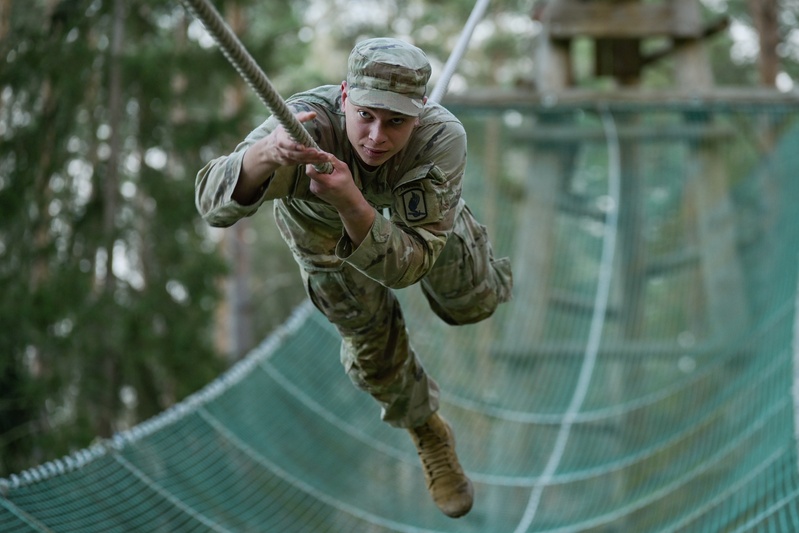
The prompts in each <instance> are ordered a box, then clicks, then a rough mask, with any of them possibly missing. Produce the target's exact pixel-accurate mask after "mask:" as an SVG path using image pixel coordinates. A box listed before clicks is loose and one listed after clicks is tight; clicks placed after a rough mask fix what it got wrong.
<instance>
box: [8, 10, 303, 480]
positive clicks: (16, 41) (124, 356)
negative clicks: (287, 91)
mask: <svg viewBox="0 0 799 533" xmlns="http://www.w3.org/2000/svg"><path fill="white" fill-rule="evenodd" d="M49 4H53V3H52V2H48V3H45V2H32V3H22V2H11V4H10V5H11V13H10V15H11V16H10V25H9V26H8V32H7V33H6V34H5V35H0V39H2V40H1V41H0V57H3V58H4V59H5V60H6V61H5V64H4V66H3V67H2V70H0V98H1V99H2V100H1V102H2V103H0V209H1V210H2V213H3V216H2V218H0V293H2V294H3V298H2V300H0V328H2V331H3V332H4V333H3V335H2V336H0V390H2V401H0V475H7V474H8V473H10V472H14V471H19V470H21V469H23V468H25V467H28V466H31V465H32V464H35V463H38V462H41V461H44V460H48V459H51V458H53V457H56V456H59V455H63V454H65V453H68V452H70V451H72V450H75V449H77V448H80V447H84V446H86V445H88V444H89V443H90V441H91V440H92V439H93V438H94V437H95V436H101V437H107V436H110V434H111V433H113V432H114V431H117V430H120V429H124V428H125V427H128V426H129V425H131V424H133V423H136V422H138V421H141V420H143V419H145V418H147V417H150V416H153V415H154V414H156V413H158V412H160V411H161V410H163V409H165V408H166V407H168V406H169V405H171V404H172V403H174V402H175V401H177V400H179V399H181V398H183V397H184V396H186V395H187V394H189V393H191V392H193V391H195V390H197V389H198V388H200V387H201V386H202V385H203V384H205V383H207V382H208V381H209V380H211V379H212V378H213V377H215V376H216V375H218V374H219V372H220V371H221V370H222V369H223V367H224V362H223V360H222V359H221V358H220V357H219V356H218V355H216V354H215V350H214V346H213V342H212V332H213V329H212V326H213V316H214V312H215V310H216V307H217V301H218V299H219V296H220V294H219V292H220V291H219V288H220V279H221V276H222V275H224V273H225V272H226V270H227V267H226V266H225V263H224V261H223V260H222V258H221V256H220V253H219V251H218V250H217V249H216V246H215V244H214V241H213V240H212V239H211V236H210V235H209V232H208V228H207V227H206V226H205V224H204V223H203V222H202V221H201V220H200V219H199V215H198V214H197V212H196V210H195V207H194V200H193V195H194V192H193V186H194V176H195V174H196V172H197V170H198V169H199V168H200V167H201V166H202V165H203V164H204V162H205V161H206V160H207V159H208V158H209V154H213V155H218V154H221V153H226V152H228V151H230V150H231V149H232V147H233V146H235V144H236V143H237V142H238V140H239V139H240V137H241V133H242V132H246V131H248V130H249V128H250V127H251V125H252V124H251V122H252V118H251V117H252V115H253V114H254V113H256V112H259V113H263V110H262V109H261V108H259V107H256V106H261V104H260V103H259V102H257V101H256V100H255V99H254V98H252V97H251V95H248V97H247V98H245V100H244V102H243V106H241V107H240V108H239V109H236V110H235V112H230V113H226V112H225V109H224V107H225V101H224V98H225V95H226V91H229V90H230V88H235V89H237V90H240V89H241V81H240V80H239V78H238V75H237V74H236V72H235V71H234V70H233V69H232V68H231V67H230V66H229V65H228V64H227V63H226V61H225V59H224V58H223V56H222V55H221V54H220V53H219V51H218V50H217V49H216V48H214V47H205V46H201V45H200V44H199V43H198V38H197V35H199V34H201V32H199V31H198V30H199V28H197V27H196V24H197V23H195V22H193V19H192V18H191V17H190V16H189V15H188V14H187V13H186V12H185V10H184V9H183V8H182V7H181V6H180V5H179V4H177V3H175V2H153V1H146V0H138V1H133V2H128V1H124V2H118V3H115V2H114V1H99V0H94V1H91V0H62V1H61V2H58V3H56V4H55V5H54V6H50V5H49ZM115 7H116V8H117V9H119V8H122V11H116V12H115ZM225 7H226V8H228V9H242V10H244V11H245V17H244V18H245V20H248V19H253V20H254V19H257V20H258V21H260V22H259V24H258V28H259V32H258V33H255V32H253V33H248V34H247V39H246V40H247V44H248V46H251V47H252V50H253V51H254V53H255V54H256V55H257V57H258V58H259V61H260V62H261V64H262V66H263V67H264V68H265V69H268V71H269V72H270V73H279V72H280V70H281V69H282V68H285V66H286V65H288V64H290V62H291V61H295V60H297V58H298V57H299V56H300V55H301V53H302V46H300V43H299V41H298V40H297V38H296V37H291V36H295V35H296V28H297V26H298V23H297V22H296V20H295V18H294V15H293V13H294V11H293V10H292V8H291V6H290V5H289V3H288V2H279V3H276V2H273V3H271V6H270V9H275V13H272V16H270V17H264V16H262V15H263V6H261V5H260V3H257V2H252V1H246V2H245V1H242V2H234V1H227V2H225ZM253 11H258V15H259V16H257V17H256V16H255V14H254V13H253ZM276 13H279V14H280V16H275V14H276ZM120 17H121V20H122V21H123V25H122V26H121V27H122V29H123V33H122V34H121V38H122V47H121V49H120V50H119V53H115V51H114V50H115V49H114V45H113V43H114V39H115V31H117V30H115V25H114V23H115V20H116V19H117V18H120ZM267 21H268V23H267ZM192 24H194V26H192ZM287 35H289V37H287ZM286 44H288V45H290V49H291V50H292V53H290V54H284V53H283V51H284V50H285V49H286V46H285V45H286ZM114 68H116V69H118V72H119V73H120V79H121V83H120V84H119V86H118V87H119V88H120V89H121V90H120V93H121V94H119V95H114V94H113V92H114V90H115V89H114V86H113V80H112V78H113V75H112V71H113V69H114ZM115 97H118V99H117V100H116V101H117V102H118V104H114V103H113V102H114V98H115ZM114 105H117V108H116V109H115V108H114ZM115 117H116V118H115ZM108 185H110V187H111V188H110V190H106V187H107V186H108Z"/></svg>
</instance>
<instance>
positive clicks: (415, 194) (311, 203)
mask: <svg viewBox="0 0 799 533" xmlns="http://www.w3.org/2000/svg"><path fill="white" fill-rule="evenodd" d="M287 103H288V104H289V107H290V108H291V109H292V110H293V111H294V112H299V111H315V112H316V113H317V117H316V119H314V120H313V121H312V122H308V123H305V127H306V129H307V130H308V131H309V132H310V134H311V136H312V137H313V139H314V140H315V141H316V143H317V144H318V145H319V148H321V149H322V150H324V151H326V152H329V153H332V154H333V155H335V156H336V157H337V158H339V159H340V160H342V161H344V162H346V163H347V165H348V166H349V168H350V170H351V172H352V174H353V178H354V180H355V182H356V184H357V186H358V188H359V189H360V190H361V192H362V193H363V195H364V197H365V198H366V199H367V201H368V202H369V203H370V204H371V205H372V206H373V207H374V209H375V210H376V218H375V222H374V224H373V226H372V228H371V231H370V232H369V234H368V236H367V237H366V238H365V240H364V241H363V242H362V243H361V244H360V246H358V247H354V246H353V243H352V242H351V241H350V239H349V237H348V236H347V234H346V232H345V231H344V230H343V225H342V223H341V220H340V218H339V216H338V213H337V211H336V210H335V209H334V208H333V207H332V206H330V205H329V204H327V203H325V202H323V201H322V200H320V199H319V198H317V197H316V196H314V195H313V194H312V193H311V192H310V189H309V186H310V180H309V178H308V176H307V175H306V174H305V170H304V167H302V166H300V167H281V168H280V169H279V170H278V171H276V172H275V174H274V175H273V176H272V177H271V179H270V180H268V181H267V182H266V183H265V184H264V186H263V187H262V190H261V196H260V199H259V200H258V201H257V202H255V203H254V204H253V205H250V206H242V205H240V204H238V203H236V202H235V201H233V200H232V199H231V193H232V191H233V188H234V186H235V185H236V181H237V179H238V176H239V171H240V168H241V164H242V159H243V156H244V152H245V151H246V149H247V148H248V147H249V146H250V145H252V144H253V143H254V142H255V141H257V140H258V139H261V138H262V137H265V136H266V135H268V134H269V133H270V132H271V131H273V130H274V129H275V128H276V127H277V126H278V122H277V120H276V119H275V118H274V117H271V118H270V119H268V120H267V121H266V122H265V123H264V124H262V125H261V126H260V127H259V128H257V129H256V130H254V131H253V132H252V133H251V134H250V135H249V136H248V137H247V138H246V139H245V140H244V141H243V142H242V143H241V144H240V145H239V146H238V147H237V148H236V150H235V152H233V153H232V154H230V155H228V156H225V157H221V158H218V159H216V160H213V161H211V162H210V163H208V165H206V166H205V167H204V168H203V169H202V170H201V171H200V172H199V174H198V176H197V183H196V202H197V207H198V209H199V211H200V213H201V214H202V215H203V217H204V218H205V220H206V221H207V222H208V223H209V224H211V225H213V226H230V225H232V224H233V223H235V222H236V221H237V220H239V219H240V218H242V217H245V216H250V215H252V214H253V213H255V211H256V210H257V209H258V208H259V207H260V205H261V204H262V203H263V202H265V201H267V200H274V202H273V203H274V214H275V219H276V221H277V225H278V227H279V229H280V232H281V234H282V236H283V238H284V239H285V241H286V243H287V244H288V245H289V247H290V249H291V251H292V253H293V254H294V258H295V259H296V261H297V263H298V264H299V265H300V267H301V272H302V276H303V280H304V282H305V288H306V290H307V292H308V295H309V296H310V298H311V300H312V301H313V303H314V305H316V307H317V308H318V309H319V310H320V311H322V313H324V314H325V316H327V318H328V319H329V320H330V321H331V322H332V323H333V324H335V326H336V327H337V328H338V331H339V332H340V334H341V337H342V346H341V361H342V363H343V365H344V367H345V369H346V371H347V373H348V375H349V376H350V378H351V380H352V381H353V383H355V385H356V386H358V387H359V388H361V389H363V390H365V391H367V392H369V393H370V394H371V395H372V396H373V397H374V398H375V399H376V400H377V401H378V402H379V403H380V404H381V405H382V408H383V420H385V421H386V422H388V423H390V424H392V425H394V426H398V427H415V426H418V425H419V424H421V423H423V422H424V421H425V420H427V419H428V418H429V416H430V415H431V414H432V413H433V412H435V411H436V410H437V409H438V395H439V394H438V386H437V385H436V383H435V382H434V381H433V379H432V378H430V377H429V376H428V375H427V374H426V373H425V371H424V369H423V368H422V364H421V363H420V361H419V359H418V358H417V356H416V354H415V353H414V351H413V349H412V347H411V345H410V342H409V339H408V332H407V330H406V327H405V321H404V318H403V315H402V310H401V308H400V306H399V303H398V301H397V299H396V297H395V295H394V293H393V291H392V290H391V289H398V288H402V287H406V286H408V285H411V284H413V283H416V282H421V288H422V290H423V293H424V294H425V296H426V297H427V299H428V301H429V303H430V306H431V308H432V309H433V311H434V312H435V313H436V314H437V315H438V316H439V317H441V318H442V319H443V320H445V321H446V322H447V323H450V324H467V323H472V322H476V321H479V320H482V319H484V318H486V317H488V316H490V315H491V314H492V313H493V312H494V310H495V309H496V307H497V306H498V305H499V304H500V303H501V302H504V301H506V300H508V299H509V298H510V291H511V272H510V264H509V261H508V259H507V258H503V259H499V260H497V259H495V258H494V256H493V252H492V250H491V245H490V243H489V241H488V239H487V235H486V231H485V228H484V227H483V226H482V225H480V224H479V223H478V222H477V221H476V220H475V219H474V217H473V216H472V214H471V213H470V211H469V209H468V208H467V207H466V205H465V204H464V202H463V200H461V181H462V178H463V172H464V167H465V164H466V134H465V132H464V130H463V127H462V125H461V123H460V122H459V121H458V120H457V119H456V118H455V117H454V116H453V115H452V114H451V113H449V112H448V111H447V110H446V109H444V108H443V107H441V106H440V105H437V104H434V103H428V104H427V105H426V106H425V107H424V109H423V111H422V113H421V114H420V115H419V121H420V124H419V125H418V126H417V127H416V128H415V130H414V133H413V134H412V136H411V138H410V141H409V142H408V144H407V145H406V146H405V148H404V149H403V150H402V151H401V152H399V153H398V154H396V155H395V156H394V157H393V158H392V159H390V160H389V161H388V162H386V163H384V164H383V165H381V166H380V167H378V168H377V169H376V170H374V171H371V172H370V171H368V170H367V169H365V168H364V167H363V166H362V164H361V163H360V160H359V159H358V157H357V156H356V154H355V152H354V150H353V148H352V147H351V145H350V143H349V141H348V139H347V135H346V131H345V129H344V125H345V120H344V113H343V111H342V110H341V88H340V87H339V86H324V87H319V88H317V89H314V90H311V91H308V92H305V93H301V94H298V95H295V96H294V97H292V98H290V99H289V100H288V101H287ZM384 210H387V211H388V212H389V213H390V218H386V217H385V216H383V213H384Z"/></svg>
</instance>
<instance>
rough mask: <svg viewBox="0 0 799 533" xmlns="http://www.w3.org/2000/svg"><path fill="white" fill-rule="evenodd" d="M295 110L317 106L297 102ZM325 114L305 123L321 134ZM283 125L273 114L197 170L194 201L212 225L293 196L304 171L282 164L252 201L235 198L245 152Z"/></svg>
mask: <svg viewBox="0 0 799 533" xmlns="http://www.w3.org/2000/svg"><path fill="white" fill-rule="evenodd" d="M289 108H290V109H291V110H292V112H293V113H296V112H298V111H311V110H313V108H312V107H310V106H309V105H308V104H307V103H305V102H301V101H299V102H294V103H291V104H290V105H289ZM324 120H325V117H324V115H323V114H322V113H320V114H319V116H317V119H316V120H314V121H312V122H307V123H305V124H304V125H303V127H305V128H306V130H309V131H310V132H311V135H315V136H317V137H318V135H319V131H321V130H323V129H324V125H320V123H321V122H324ZM278 126H279V122H278V120H277V118H275V117H274V116H272V117H269V118H268V119H267V120H266V121H265V122H264V123H263V124H261V125H260V126H259V127H258V128H256V129H255V130H253V131H252V132H251V133H250V134H249V135H248V136H247V138H246V139H244V140H243V141H242V142H241V143H240V144H239V145H238V146H237V147H236V149H235V150H234V151H233V153H231V154H230V155H226V156H223V157H218V158H216V159H214V160H212V161H210V162H209V163H208V164H206V165H205V166H204V167H203V168H202V169H200V171H199V172H198V173H197V179H196V181H195V183H194V201H195V204H196V206H197V210H198V211H199V212H200V215H202V217H203V219H204V220H205V221H206V222H207V223H208V224H210V225H211V226H217V227H228V226H232V225H233V224H235V223H236V222H237V221H238V220H239V219H241V218H244V217H248V216H251V215H253V214H254V213H255V212H256V211H257V210H258V208H259V207H260V206H261V205H262V204H263V203H264V202H265V201H267V200H274V199H275V198H281V197H285V196H289V195H291V194H293V193H294V192H295V189H296V186H297V184H296V182H297V179H298V176H299V175H300V173H298V172H297V168H298V167H296V166H294V167H281V168H279V169H278V170H277V171H275V173H274V174H272V176H270V177H269V179H267V180H266V181H265V182H264V184H263V186H262V187H261V190H260V191H259V192H260V194H258V199H257V200H256V201H255V202H254V203H252V204H251V205H241V204H239V203H238V202H236V201H235V200H233V199H232V198H231V195H232V194H233V189H234V188H235V187H236V182H237V181H238V179H239V173H240V172H241V164H242V161H243V159H244V153H245V152H246V151H247V149H248V148H249V147H250V146H252V145H253V144H254V143H255V142H256V141H258V140H260V139H263V138H264V137H266V136H267V135H269V134H270V133H271V132H272V131H274V130H275V129H276V128H277V127H278Z"/></svg>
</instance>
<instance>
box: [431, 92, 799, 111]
mask: <svg viewBox="0 0 799 533" xmlns="http://www.w3.org/2000/svg"><path fill="white" fill-rule="evenodd" d="M443 104H444V105H445V106H447V107H449V108H451V109H457V108H479V109H508V108H513V109H519V110H523V109H528V108H529V109H531V110H535V111H541V110H564V109H570V108H573V109H599V108H600V106H603V105H609V106H611V107H612V106H613V105H616V104H618V105H620V106H627V105H643V106H653V105H655V106H676V107H679V108H681V109H685V108H695V109H697V110H704V109H705V108H706V106H712V105H720V106H727V105H737V106H741V105H787V106H791V107H793V106H797V105H799V95H797V94H796V93H782V92H780V91H777V90H776V89H771V88H746V87H740V88H739V87H714V88H711V89H703V90H697V91H686V90H682V89H679V88H678V89H666V90H641V89H614V90H612V91H608V90H596V89H566V90H562V91H530V90H502V89H497V88H480V89H473V90H470V91H468V92H465V93H461V94H457V93H448V94H447V95H446V96H445V97H444V99H443Z"/></svg>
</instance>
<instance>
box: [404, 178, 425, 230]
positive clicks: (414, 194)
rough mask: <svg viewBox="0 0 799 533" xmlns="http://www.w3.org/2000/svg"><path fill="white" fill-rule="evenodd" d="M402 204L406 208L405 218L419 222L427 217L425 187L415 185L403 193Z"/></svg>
mask: <svg viewBox="0 0 799 533" xmlns="http://www.w3.org/2000/svg"><path fill="white" fill-rule="evenodd" d="M402 205H403V207H404V208H405V220H407V221H408V222H419V221H420V220H424V219H425V218H427V202H426V201H425V194H424V189H422V188H421V187H418V188H417V187H413V188H411V189H407V190H405V191H404V192H403V193H402Z"/></svg>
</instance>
